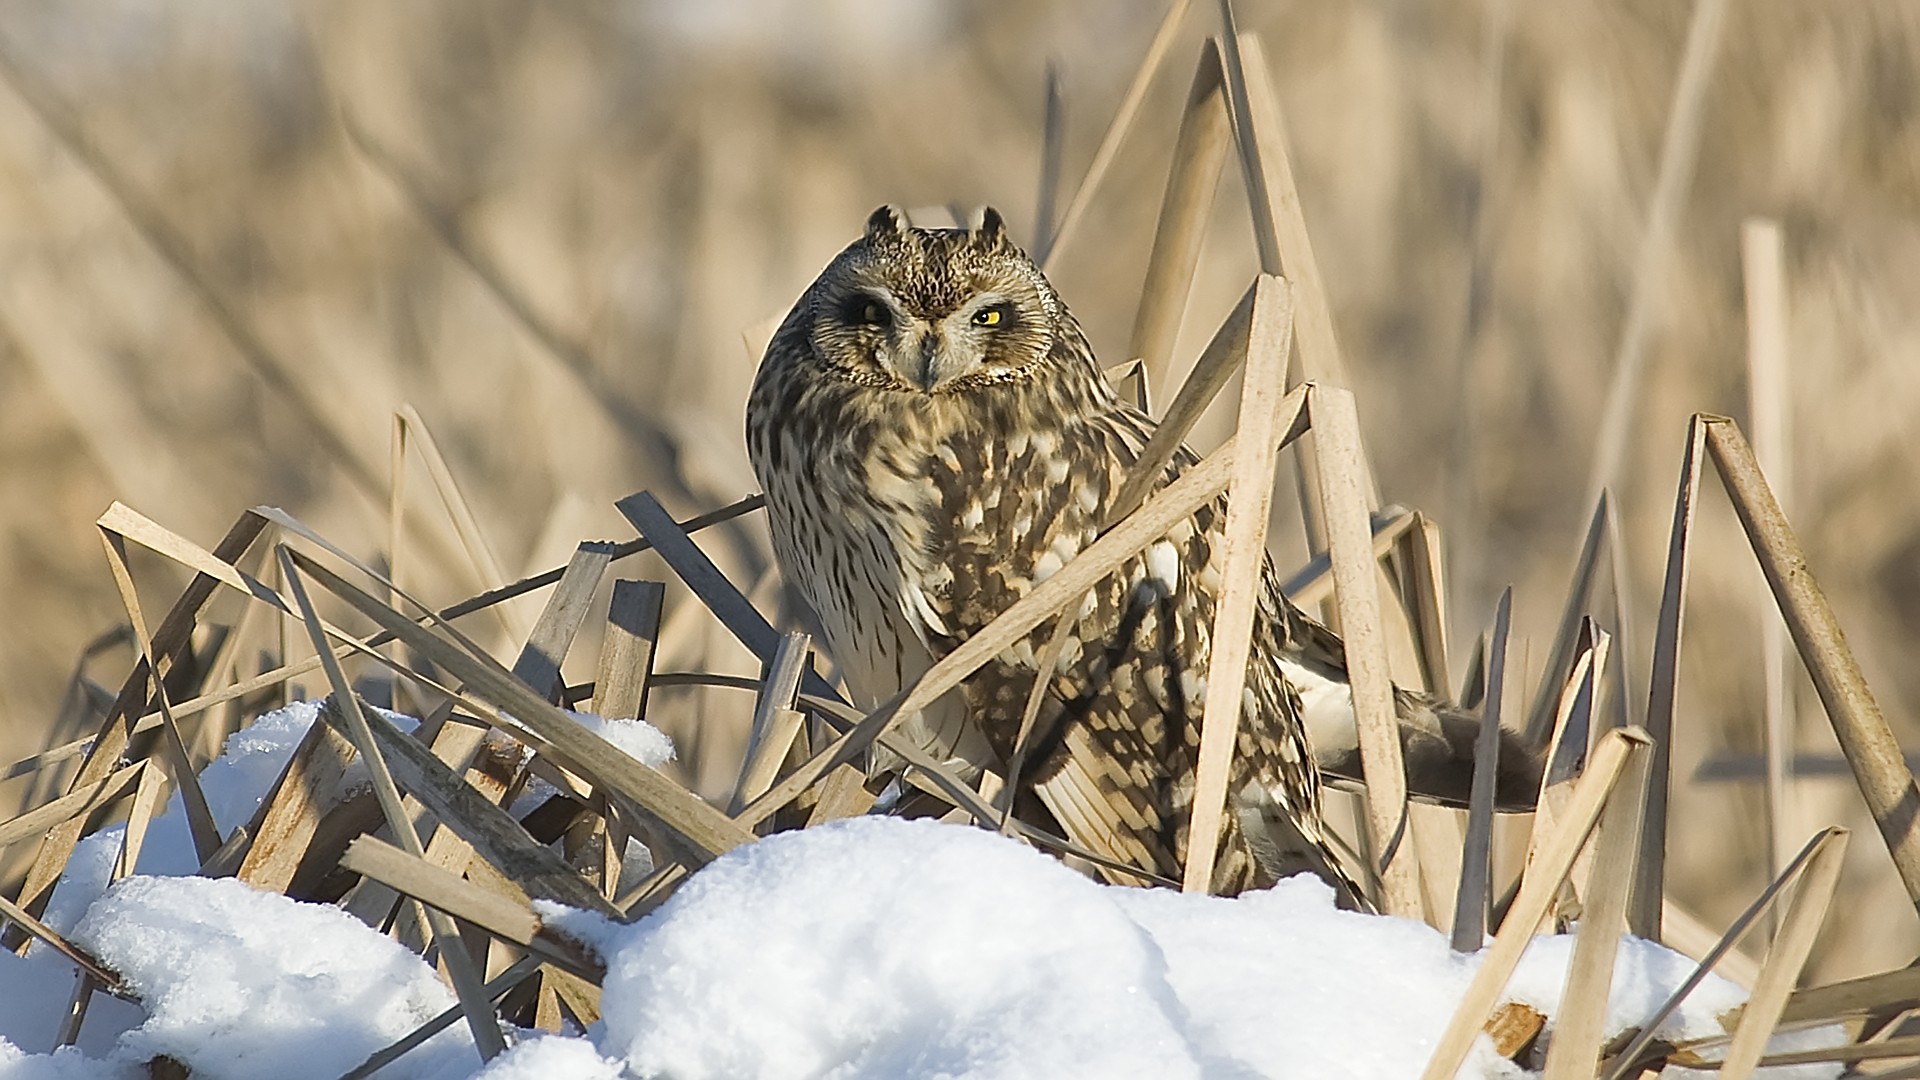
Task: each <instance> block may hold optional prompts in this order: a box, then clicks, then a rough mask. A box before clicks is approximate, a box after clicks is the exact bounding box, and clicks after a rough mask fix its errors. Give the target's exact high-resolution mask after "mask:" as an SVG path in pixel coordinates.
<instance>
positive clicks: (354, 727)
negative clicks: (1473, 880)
mask: <svg viewBox="0 0 1920 1080" xmlns="http://www.w3.org/2000/svg"><path fill="white" fill-rule="evenodd" d="M275 554H276V556H277V558H278V560H279V564H280V571H281V573H282V575H284V580H285V581H286V583H287V590H288V591H289V592H291V593H292V594H293V598H294V601H295V602H296V603H297V604H299V606H300V616H301V619H302V621H304V622H305V623H306V627H307V634H308V636H309V637H310V638H311V639H312V641H313V648H314V652H315V653H316V654H317V655H318V656H319V657H320V662H321V665H322V667H323V668H324V669H325V670H326V673H327V681H328V682H329V683H331V684H332V686H333V703H334V706H335V708H336V709H337V710H338V711H339V714H340V716H341V718H342V719H343V720H344V721H345V723H346V725H347V730H348V733H349V737H350V738H352V740H353V743H354V747H355V749H357V750H358V751H359V752H360V759H361V760H362V761H364V762H366V764H367V773H368V774H369V776H371V778H372V781H373V794H374V798H376V799H377V800H379V803H380V811H381V813H382V815H384V816H385V818H386V821H387V827H388V829H390V830H391V831H392V833H393V835H394V836H395V838H397V839H398V840H399V841H400V844H401V846H402V848H403V849H404V850H405V851H406V852H407V854H409V855H412V856H414V857H415V858H419V857H422V856H424V855H425V854H426V850H425V848H423V847H422V846H421V844H420V836H419V834H418V833H416V832H414V829H413V821H412V819H411V818H409V817H408V816H407V813H406V811H405V809H404V808H403V807H402V805H401V802H400V791H399V789H398V788H397V787H395V786H394V782H393V774H392V773H391V772H389V771H388V769H387V762H386V758H385V757H384V756H382V755H381V753H380V750H379V748H378V747H376V746H375V745H374V738H373V731H372V729H371V728H369V727H368V725H367V718H366V714H364V713H363V712H361V711H360V702H359V700H358V699H357V698H356V697H355V696H354V693H353V685H352V684H351V683H349V682H348V681H347V677H346V674H345V673H344V672H343V671H341V669H340V662H339V661H338V660H335V659H334V658H333V651H332V649H331V648H329V647H328V645H327V632H326V630H325V629H323V628H322V627H321V624H320V616H319V615H318V614H317V613H315V611H314V609H313V601H312V600H311V599H309V598H308V596H307V587H306V583H305V582H304V581H302V580H301V577H300V572H299V570H298V569H296V567H295V566H294V562H293V550H292V549H291V548H288V547H286V546H285V545H281V546H280V547H279V548H278V549H277V550H276V552H275ZM419 914H420V917H421V918H423V919H424V920H425V921H426V922H427V923H428V925H430V926H432V927H433V936H434V938H435V939H436V940H438V941H439V942H440V943H441V945H442V948H441V949H440V958H441V963H443V964H445V965H446V968H447V975H448V977H449V978H450V979H451V981H452V982H453V990H454V994H455V995H456V996H457V997H458V998H459V999H460V1004H461V1005H462V1007H463V1008H464V1009H465V1010H466V1015H467V1027H468V1028H469V1029H470V1030H471V1031H472V1032H473V1042H474V1045H475V1046H476V1047H477V1048H478V1049H479V1051H480V1057H481V1059H482V1060H485V1061H491V1060H493V1058H494V1056H495V1055H497V1054H499V1053H500V1052H501V1051H503V1050H505V1049H506V1048H507V1044H506V1039H505V1038H504V1037H503V1036H502V1035H501V1034H500V1025H499V1023H498V1022H497V1021H496V1020H495V1019H494V1016H493V1007H492V1004H491V1003H490V1002H489V1001H488V1000H487V998H486V995H485V993H484V991H483V989H482V987H481V979H480V973H479V972H478V971H476V970H474V967H473V959H472V954H471V953H469V952H468V951H467V948H466V945H465V942H464V939H463V937H462V935H461V933H460V930H459V928H458V927H456V926H454V924H453V920H452V919H450V918H448V917H447V916H446V915H445V914H443V913H441V912H439V911H437V910H434V909H431V908H426V907H424V906H423V907H422V908H421V910H420V913H419Z"/></svg>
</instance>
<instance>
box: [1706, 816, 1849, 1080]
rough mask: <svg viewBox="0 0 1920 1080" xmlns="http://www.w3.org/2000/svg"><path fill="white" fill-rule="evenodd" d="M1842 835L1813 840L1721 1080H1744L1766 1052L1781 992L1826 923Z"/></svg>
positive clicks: (1834, 831)
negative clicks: (1811, 849)
mask: <svg viewBox="0 0 1920 1080" xmlns="http://www.w3.org/2000/svg"><path fill="white" fill-rule="evenodd" d="M1848 836H1849V833H1848V832H1847V830H1845V829H1842V828H1829V829H1827V830H1825V831H1824V832H1822V833H1821V834H1820V836H1819V837H1818V838H1816V839H1815V841H1814V844H1813V853H1812V854H1811V855H1810V856H1809V857H1808V859H1807V865H1806V869H1805V870H1804V871H1803V872H1802V873H1801V875H1800V885H1799V887H1798V888H1796V889H1795V890H1794V893H1793V899H1792V900H1790V901H1788V903H1787V910H1786V913H1785V914H1784V915H1783V916H1781V919H1780V932H1779V933H1778V934H1777V935H1776V936H1775V937H1774V940H1773V944H1772V945H1771V946H1770V947H1769V948H1768V949H1767V959H1766V961H1765V962H1764V963H1763V964H1762V966H1761V968H1760V979H1759V981H1758V982H1756V983H1754V986H1753V993H1752V994H1751V995H1750V996H1749V997H1748V998H1747V1004H1746V1006H1745V1008H1744V1010H1743V1011H1742V1013H1741V1016H1740V1025H1739V1027H1738V1028H1737V1029H1736V1030H1735V1031H1734V1033H1733V1042H1732V1044H1730V1045H1729V1046H1728V1047H1727V1057H1726V1061H1725V1062H1724V1063H1723V1064H1722V1065H1721V1067H1720V1075H1721V1076H1722V1077H1724V1078H1726V1080H1747V1077H1749V1076H1751V1075H1753V1070H1754V1068H1755V1067H1756V1066H1758V1065H1759V1063H1760V1058H1761V1055H1763V1054H1764V1053H1765V1052H1766V1048H1767V1039H1768V1038H1769V1037H1770V1036H1771V1035H1772V1034H1773V1029H1774V1027H1775V1026H1776V1025H1777V1024H1778V1023H1779V1022H1780V1013H1781V1012H1782V1011H1783V1010H1784V1009H1785V1008H1786V1004H1787V996H1788V995H1789V994H1790V993H1791V992H1792V991H1793V984H1794V983H1795V982H1797V981H1799V978H1800V969H1801V968H1803V967H1804V966H1806V962H1807V956H1808V955H1809V954H1810V953H1812V952H1813V942H1814V938H1815V937H1817V936H1818V935H1819V933H1820V926H1821V924H1822V923H1824V922H1825V921H1826V916H1827V907H1828V905H1829V904H1831V903H1832V902H1833V890H1834V887H1835V886H1836V885H1838V884H1839V883H1840V867H1841V863H1842V860H1843V859H1844V858H1845V857H1846V852H1847V838H1848Z"/></svg>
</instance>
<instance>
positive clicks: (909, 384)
mask: <svg viewBox="0 0 1920 1080" xmlns="http://www.w3.org/2000/svg"><path fill="white" fill-rule="evenodd" d="M808 300H809V306H810V308H811V314H812V319H811V331H810V336H811V338H812V344H813V352H814V355H815V357H817V358H818V359H819V360H820V362H822V363H823V364H825V365H827V366H828V367H829V368H830V369H833V371H834V372H835V374H838V375H840V376H842V377H844V378H848V379H851V380H853V381H856V382H859V383H862V384H865V385H868V386H875V387H885V388H888V389H894V390H903V391H912V392H918V393H923V394H947V393H957V392H963V391H967V390H973V389H979V388H981V387H985V386H991V385H994V384H998V383H1006V382H1011V381H1014V380H1017V379H1022V378H1026V377H1028V376H1029V375H1031V374H1032V373H1033V372H1034V371H1035V370H1036V369H1037V368H1038V367H1039V366H1040V365H1042V364H1044V363H1046V362H1047V359H1048V354H1049V352H1050V350H1051V349H1052V348H1053V345H1054V342H1055V340H1056V337H1057V335H1058V333H1059V332H1060V330H1061V328H1062V326H1063V323H1064V322H1066V321H1068V320H1066V319H1065V316H1064V311H1063V309H1062V307H1061V304H1060V300H1059V298H1058V297H1057V296H1056V295H1055V294H1054V291H1053V288H1052V286H1050V285H1048V284H1047V280H1046V278H1045V277H1044V276H1042V274H1041V273H1040V268H1039V267H1038V266H1035V265H1034V263H1033V260H1031V259H1029V258H1027V256H1026V253H1025V252H1023V251H1021V250H1020V248H1019V247H1018V246H1016V245H1015V244H1014V243H1013V241H1011V240H1009V239H1008V238H1007V233H1006V226H1005V224H1004V223H1003V222H1002V221H1001V219H1000V214H999V213H998V212H997V211H995V210H994V209H992V208H991V207H989V208H988V209H987V210H986V211H985V212H984V213H983V214H982V216H981V220H980V223H979V224H978V225H977V226H975V227H974V228H971V229H917V228H912V227H910V226H908V225H907V224H906V222H905V221H904V220H903V219H902V215H901V214H900V212H899V211H897V210H896V209H894V208H893V207H891V206H883V207H881V208H880V209H878V210H876V211H874V212H873V215H872V216H871V217H869V218H868V219H867V229H866V234H865V235H864V236H862V237H861V238H860V239H859V240H856V241H854V243H853V244H852V245H851V246H849V247H848V248H847V249H846V250H845V251H843V252H841V253H840V255H839V257H838V258H836V259H834V261H833V263H832V264H831V265H829V266H828V267H827V269H826V270H825V271H824V272H823V273H822V274H821V275H820V278H819V280H818V281H816V282H815V283H814V286H813V288H812V290H811V291H810V293H809V296H808Z"/></svg>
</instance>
